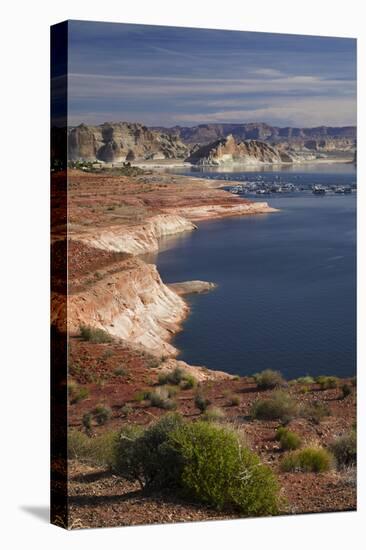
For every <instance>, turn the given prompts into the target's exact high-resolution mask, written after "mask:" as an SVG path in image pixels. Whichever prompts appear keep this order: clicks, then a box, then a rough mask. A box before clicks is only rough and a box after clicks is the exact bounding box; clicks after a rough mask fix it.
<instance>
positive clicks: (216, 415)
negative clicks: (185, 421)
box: [203, 407, 226, 422]
mask: <svg viewBox="0 0 366 550" xmlns="http://www.w3.org/2000/svg"><path fill="white" fill-rule="evenodd" d="M225 418H226V414H225V411H223V410H222V409H221V408H220V407H208V408H207V409H206V410H205V412H204V413H203V419H204V420H207V421H208V422H222V421H223V420H225Z"/></svg>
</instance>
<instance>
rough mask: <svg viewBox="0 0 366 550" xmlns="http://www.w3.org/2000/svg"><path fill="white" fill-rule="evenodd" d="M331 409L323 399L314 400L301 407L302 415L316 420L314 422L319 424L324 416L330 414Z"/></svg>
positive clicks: (311, 420) (312, 420)
mask: <svg viewBox="0 0 366 550" xmlns="http://www.w3.org/2000/svg"><path fill="white" fill-rule="evenodd" d="M330 414H331V411H330V409H329V407H328V405H327V404H326V403H322V402H321V401H313V402H311V403H306V404H305V405H304V406H303V407H302V409H301V416H302V417H303V418H306V419H307V420H310V422H314V424H319V423H320V422H321V420H323V418H325V417H327V416H330Z"/></svg>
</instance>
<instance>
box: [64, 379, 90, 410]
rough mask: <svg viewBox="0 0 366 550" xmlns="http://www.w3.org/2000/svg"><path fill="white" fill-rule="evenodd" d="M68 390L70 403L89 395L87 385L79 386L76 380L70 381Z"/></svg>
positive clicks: (77, 401) (73, 403) (72, 403)
mask: <svg viewBox="0 0 366 550" xmlns="http://www.w3.org/2000/svg"><path fill="white" fill-rule="evenodd" d="M68 392H69V399H70V404H71V405H75V404H76V403H79V401H82V400H83V399H86V398H87V397H88V396H89V390H88V388H86V387H85V386H79V385H78V384H77V383H76V382H73V381H71V380H70V381H69V383H68Z"/></svg>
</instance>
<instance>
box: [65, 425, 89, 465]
mask: <svg viewBox="0 0 366 550" xmlns="http://www.w3.org/2000/svg"><path fill="white" fill-rule="evenodd" d="M89 441H90V440H89V437H88V436H87V435H86V434H84V433H82V432H79V431H78V430H69V431H68V433H67V455H68V457H69V458H77V459H81V458H85V457H86V456H88V454H89V449H90V447H89Z"/></svg>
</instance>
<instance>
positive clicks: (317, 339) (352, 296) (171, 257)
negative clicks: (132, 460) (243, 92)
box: [156, 165, 356, 378]
mask: <svg viewBox="0 0 366 550" xmlns="http://www.w3.org/2000/svg"><path fill="white" fill-rule="evenodd" d="M177 172H178V171H177ZM178 173H182V171H181V170H180V171H179V172H178ZM186 173H188V172H187V171H186ZM190 175H192V172H190ZM197 175H199V176H200V177H209V178H212V177H214V178H216V177H220V179H221V178H225V179H228V181H230V179H231V180H239V181H253V178H254V180H255V178H256V177H260V178H263V177H264V178H267V179H268V182H270V181H274V180H275V179H276V178H277V179H278V177H281V181H283V182H284V183H295V184H296V185H297V186H299V187H301V188H302V191H297V192H294V193H287V194H278V193H276V194H273V195H270V196H268V197H262V198H260V199H259V198H258V197H257V198H256V197H255V195H253V196H252V197H249V198H253V200H261V201H263V200H266V201H268V203H269V204H270V205H271V206H273V207H275V208H278V209H279V210H280V211H279V212H277V213H273V214H265V215H256V216H247V217H240V218H235V217H233V218H225V219H221V220H214V221H204V222H199V223H198V231H194V232H192V233H186V234H184V235H182V236H180V237H179V238H176V239H170V240H168V241H167V244H168V246H167V247H163V250H162V251H161V252H160V253H159V254H158V256H157V258H156V262H157V266H158V269H159V272H160V274H161V276H162V279H163V281H164V282H177V281H188V280H193V279H201V280H204V281H212V282H215V283H217V284H218V288H217V289H216V290H214V291H212V292H210V293H207V294H201V295H191V296H189V297H188V302H189V304H190V306H191V314H190V316H189V317H188V319H187V320H186V321H185V323H184V326H183V331H182V332H180V333H178V334H177V335H176V337H175V339H174V345H175V346H176V347H177V348H178V349H179V350H180V351H181V353H180V356H179V358H180V359H182V360H184V361H187V362H188V363H190V364H194V365H205V366H207V367H209V368H210V369H217V370H224V371H227V372H230V373H232V374H239V375H248V374H252V373H254V372H258V371H261V370H263V369H266V368H271V369H276V370H280V371H281V372H282V374H283V375H284V376H285V377H287V378H296V377H299V376H303V375H306V374H309V375H320V374H332V375H338V376H343V377H346V376H353V375H354V374H355V372H356V193H355V192H353V193H352V194H350V195H337V194H334V193H330V194H327V195H326V196H316V195H314V194H312V192H311V190H310V186H311V185H313V184H321V185H331V184H336V185H352V184H353V183H355V181H356V172H355V168H354V167H353V166H352V165H326V167H324V166H321V167H318V166H317V167H314V168H313V170H311V169H309V167H307V168H306V169H301V168H296V167H294V168H292V169H291V170H286V171H281V170H276V171H268V170H260V171H259V170H257V171H253V170H251V171H250V172H248V171H246V172H237V173H233V172H222V171H220V173H217V171H215V170H207V169H206V170H200V171H199V173H198V174H197ZM307 187H309V190H306V188H307Z"/></svg>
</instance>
